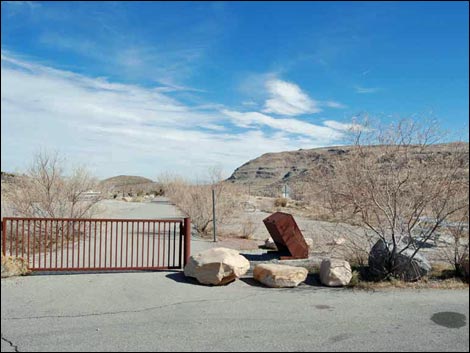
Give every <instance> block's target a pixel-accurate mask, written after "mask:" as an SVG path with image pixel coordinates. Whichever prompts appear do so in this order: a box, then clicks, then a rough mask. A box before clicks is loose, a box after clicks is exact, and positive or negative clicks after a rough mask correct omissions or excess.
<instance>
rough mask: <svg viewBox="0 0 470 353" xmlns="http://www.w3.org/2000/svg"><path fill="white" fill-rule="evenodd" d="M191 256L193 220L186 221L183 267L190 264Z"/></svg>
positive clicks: (187, 219)
mask: <svg viewBox="0 0 470 353" xmlns="http://www.w3.org/2000/svg"><path fill="white" fill-rule="evenodd" d="M189 256H191V218H189V217H186V218H185V219H184V262H183V267H185V266H186V264H187V263H188V262H189Z"/></svg>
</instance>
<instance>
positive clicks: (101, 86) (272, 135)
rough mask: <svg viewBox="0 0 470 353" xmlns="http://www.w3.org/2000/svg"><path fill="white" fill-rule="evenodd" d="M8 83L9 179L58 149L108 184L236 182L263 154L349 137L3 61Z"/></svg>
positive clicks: (4, 88) (335, 129)
mask: <svg viewBox="0 0 470 353" xmlns="http://www.w3.org/2000/svg"><path fill="white" fill-rule="evenodd" d="M1 75H2V81H1V103H2V108H1V113H2V120H1V125H2V140H1V144H2V170H10V171H14V170H21V169H24V167H25V166H26V164H27V162H28V161H29V158H30V157H31V156H32V155H33V154H34V152H36V151H37V150H38V149H39V148H49V149H57V150H59V151H61V152H62V153H63V154H65V155H66V156H68V157H69V159H70V160H71V161H73V162H74V163H81V164H86V165H88V166H89V167H90V169H92V170H93V172H94V173H96V174H97V175H98V176H99V177H109V176H113V175H117V174H139V175H143V176H147V177H150V178H155V177H156V176H157V175H158V174H159V173H161V172H167V171H168V172H177V173H181V174H185V175H187V176H188V177H190V178H197V177H198V176H201V175H203V174H204V171H205V170H207V168H208V167H210V166H213V165H215V164H220V165H221V166H222V167H223V169H224V171H225V174H226V176H228V175H229V174H230V173H231V172H232V171H233V170H234V169H235V168H236V167H238V166H239V165H240V164H242V163H245V162H246V161H247V160H249V159H253V158H255V157H257V156H259V155H260V154H263V153H266V152H280V151H285V150H295V149H299V148H313V147H320V146H324V145H328V144H331V143H338V142H339V141H340V140H341V138H342V136H343V131H342V126H339V125H334V124H330V125H327V124H326V123H324V125H317V124H312V123H309V122H306V121H303V120H299V119H294V118H282V119H281V118H274V117H272V116H270V115H267V114H265V113H260V112H256V111H254V112H238V111H236V110H233V109H229V108H225V107H224V106H223V105H221V104H218V103H209V104H205V105H194V106H191V105H188V104H184V103H182V102H181V101H178V100H177V99H175V98H173V97H171V96H170V95H169V94H168V92H165V91H162V90H161V87H153V88H152V87H150V88H148V87H141V86H138V85H132V84H122V83H116V82H110V81H109V80H106V79H104V78H93V77H88V76H84V75H79V74H76V73H73V72H69V71H64V70H58V69H54V68H52V67H49V66H44V65H40V64H36V63H34V62H31V61H27V60H24V59H18V58H17V57H15V56H14V55H12V54H11V53H5V52H3V53H2V68H1ZM294 92H295V89H294ZM281 96H282V95H281ZM285 97H290V96H289V95H287V96H285ZM291 102H298V103H299V104H297V105H296V108H295V109H297V111H298V110H299V109H301V105H302V104H305V109H302V111H312V109H313V108H312V106H310V107H309V106H308V101H305V100H303V99H300V100H298V99H297V100H296V99H293V100H292V101H291ZM293 106H295V104H294V105H293ZM308 107H309V108H308Z"/></svg>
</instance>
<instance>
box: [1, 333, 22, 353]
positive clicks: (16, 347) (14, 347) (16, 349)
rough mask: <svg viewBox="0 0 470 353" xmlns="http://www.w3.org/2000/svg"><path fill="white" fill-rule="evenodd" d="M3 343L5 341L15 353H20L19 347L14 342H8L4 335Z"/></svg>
mask: <svg viewBox="0 0 470 353" xmlns="http://www.w3.org/2000/svg"><path fill="white" fill-rule="evenodd" d="M2 341H5V342H6V343H8V344H9V345H10V346H11V347H12V348H13V349H14V350H15V352H19V350H18V346H15V345H14V344H13V342H12V341H10V340H7V339H6V338H5V337H4V336H3V335H2Z"/></svg>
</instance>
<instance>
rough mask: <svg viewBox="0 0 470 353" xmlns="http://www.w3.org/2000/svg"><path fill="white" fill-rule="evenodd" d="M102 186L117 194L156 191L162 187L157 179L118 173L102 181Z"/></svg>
mask: <svg viewBox="0 0 470 353" xmlns="http://www.w3.org/2000/svg"><path fill="white" fill-rule="evenodd" d="M100 186H101V187H102V188H105V189H107V190H108V191H109V192H111V193H115V194H125V195H127V194H133V195H137V194H145V193H155V192H157V193H158V191H159V190H160V189H161V188H160V184H158V183H156V182H155V181H153V180H151V179H148V178H144V177H141V176H134V175H118V176H114V177H111V178H108V179H104V180H102V181H100Z"/></svg>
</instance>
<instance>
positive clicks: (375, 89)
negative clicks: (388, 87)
mask: <svg viewBox="0 0 470 353" xmlns="http://www.w3.org/2000/svg"><path fill="white" fill-rule="evenodd" d="M354 91H355V92H356V93H359V94H367V93H375V92H378V91H380V88H379V87H362V86H354Z"/></svg>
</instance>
